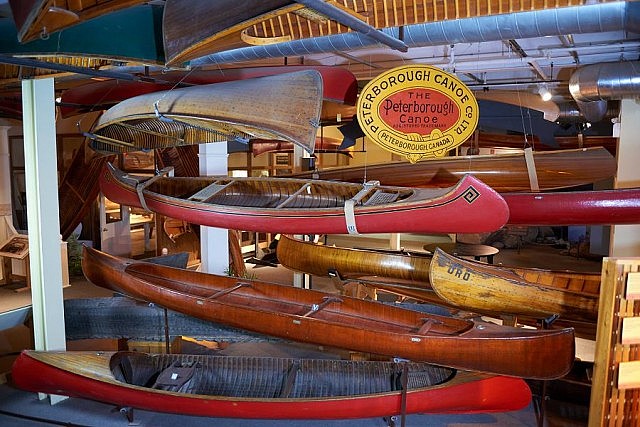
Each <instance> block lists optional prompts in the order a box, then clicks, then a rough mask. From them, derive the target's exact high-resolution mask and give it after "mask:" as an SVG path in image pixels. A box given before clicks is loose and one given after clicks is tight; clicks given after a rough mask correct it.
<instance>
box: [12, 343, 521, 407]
mask: <svg viewBox="0 0 640 427" xmlns="http://www.w3.org/2000/svg"><path fill="white" fill-rule="evenodd" d="M405 369H406V371H405ZM174 373H175V374H178V378H177V379H176V380H171V378H168V376H170V375H171V374H174ZM12 377H13V380H14V382H15V384H16V385H17V386H18V387H20V388H22V389H25V390H28V391H33V392H43V393H55V394H64V395H68V396H72V397H80V398H85V399H92V400H97V401H101V402H106V403H111V404H114V405H118V406H130V407H135V408H141V409H146V410H151V411H159V412H168V413H179V414H184V415H197V416H208V417H229V418H264V419H268V418H280V419H338V418H368V417H376V416H391V415H397V414H401V413H402V407H401V401H402V394H403V391H402V381H404V380H405V379H406V380H407V383H406V384H407V391H406V395H405V396H406V409H405V410H404V411H405V413H407V414H411V413H475V412H500V411H514V410H519V409H522V408H523V407H525V406H526V405H527V404H528V403H529V401H530V400H531V391H530V390H529V387H528V386H527V384H526V383H525V382H524V381H523V380H522V379H519V378H511V377H502V376H487V375H483V374H477V373H471V372H465V371H460V372H456V371H455V370H452V369H448V368H442V367H439V366H435V365H428V364H426V363H411V362H369V361H348V360H331V359H291V358H274V357H247V356H215V355H183V354H169V355H166V354H146V353H138V352H38V351H30V350H25V351H23V352H22V353H21V355H20V356H19V357H18V359H17V360H16V361H15V363H14V365H13V369H12ZM185 380H186V382H185Z"/></svg>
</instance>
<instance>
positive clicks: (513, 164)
mask: <svg viewBox="0 0 640 427" xmlns="http://www.w3.org/2000/svg"><path fill="white" fill-rule="evenodd" d="M533 158H534V162H535V166H536V173H537V177H538V184H539V188H540V190H543V191H545V190H554V189H560V188H569V187H575V186H580V185H585V184H591V183H594V182H598V181H602V180H605V179H608V178H611V177H613V176H614V175H615V173H616V169H617V165H616V161H615V158H614V157H613V156H612V155H611V154H610V153H609V152H608V151H607V150H605V149H604V148H601V147H598V148H585V149H577V150H554V151H535V152H534V153H533ZM467 173H470V174H473V175H474V176H475V177H476V178H478V179H480V180H481V181H482V182H484V183H485V184H487V185H488V186H490V187H491V188H493V189H494V190H496V191H498V192H500V193H502V192H512V191H513V192H521V191H531V183H530V181H529V174H528V171H527V162H526V160H525V157H524V153H514V154H494V155H492V154H486V155H476V156H453V157H444V158H438V159H430V160H424V161H421V162H417V163H414V164H411V163H409V162H388V163H379V164H373V165H366V166H349V167H338V168H327V169H324V170H319V171H313V172H303V173H297V174H294V175H292V176H293V177H297V178H303V177H317V178H319V179H330V180H336V181H348V182H362V180H363V177H364V176H366V177H367V179H374V180H378V181H380V183H382V184H384V185H398V186H406V187H439V186H447V185H451V184H452V183H453V182H456V181H457V180H458V179H460V177H461V176H462V175H465V174H467Z"/></svg>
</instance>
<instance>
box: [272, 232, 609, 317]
mask: <svg viewBox="0 0 640 427" xmlns="http://www.w3.org/2000/svg"><path fill="white" fill-rule="evenodd" d="M438 251H439V252H438V253H439V259H441V260H443V261H442V263H444V265H445V266H450V265H455V266H456V270H455V271H452V273H451V275H453V276H454V277H449V273H448V268H449V267H447V271H445V272H444V273H447V274H445V275H444V277H445V279H447V282H445V281H443V280H442V279H441V275H443V274H444V273H443V271H442V270H443V268H442V267H441V266H435V268H439V271H438V272H439V273H440V275H439V276H438V277H437V279H439V282H438V283H436V285H438V286H437V287H436V285H434V286H432V285H431V280H430V270H431V269H432V267H431V265H432V262H433V261H432V256H431V254H427V253H422V252H406V251H392V250H379V249H351V248H342V247H336V246H326V245H317V244H314V243H311V242H303V241H301V240H298V239H294V238H292V237H290V236H286V235H281V237H280V240H279V242H278V247H277V255H278V261H279V262H280V264H282V265H283V266H285V267H287V268H289V269H291V270H296V271H300V272H303V273H307V274H313V275H317V276H323V277H327V276H328V275H330V274H331V275H333V274H337V275H338V276H339V278H340V279H342V281H345V282H346V281H356V282H360V283H363V284H364V285H366V286H369V287H372V288H376V289H381V290H384V291H386V292H392V293H394V294H398V295H402V296H406V297H409V298H414V299H416V300H418V301H425V302H429V303H434V304H439V305H443V306H446V307H450V308H458V309H460V308H462V309H464V310H468V311H474V312H480V313H482V314H495V315H498V314H517V315H519V316H533V318H535V319H546V318H548V317H550V316H551V315H554V314H560V316H561V317H560V320H561V321H562V322H564V321H565V320H570V321H574V322H575V321H581V322H589V323H593V322H594V321H595V320H596V317H597V307H598V304H597V299H598V296H599V294H600V280H601V278H600V273H597V272H593V273H580V272H575V271H554V270H545V269H539V268H524V267H513V266H496V265H489V264H484V263H479V262H475V261H471V260H467V259H462V258H459V257H454V256H452V255H449V254H445V253H444V252H443V251H442V250H441V249H438ZM445 257H446V258H445ZM454 263H457V264H454ZM458 264H459V265H461V266H464V269H467V270H469V277H468V278H467V279H468V280H464V281H463V283H461V284H459V285H458V286H456V288H455V291H456V292H458V293H459V295H458V294H456V296H453V295H451V296H450V293H451V292H454V291H453V290H451V289H449V288H448V287H446V285H449V282H450V281H454V280H455V281H462V279H463V278H464V277H465V275H464V274H462V273H461V276H460V277H457V276H456V274H455V273H457V271H458V270H457V266H458ZM451 268H452V269H453V267H451ZM465 271H466V270H465ZM472 272H478V274H479V273H480V272H482V273H483V275H482V276H480V277H476V276H475V275H474V273H472ZM490 274H491V276H489V275H490ZM494 276H497V278H495V279H494ZM489 280H491V281H490V282H489ZM516 284H517V286H518V287H515V285H516ZM454 285H457V282H452V283H451V288H453V286H454ZM507 286H510V292H512V293H516V292H522V296H519V297H517V298H511V297H509V296H507V295H506V292H507V290H506V287H507ZM525 287H526V288H527V289H525V290H521V289H522V288H525ZM434 289H435V291H434ZM438 290H439V291H438ZM527 290H528V291H530V293H534V292H538V291H539V292H542V293H544V295H546V297H541V298H538V297H535V298H534V300H535V302H533V303H526V304H525V303H523V301H526V300H527V301H528V298H533V297H532V296H531V294H525V292H526V291H527ZM489 296H494V297H495V299H499V301H489ZM462 298H466V300H465V301H471V300H472V299H473V298H477V299H478V300H480V302H478V303H474V304H471V303H468V304H465V303H463V301H462ZM594 299H595V301H594ZM546 300H550V301H552V303H551V305H550V304H549V303H548V302H547V301H546ZM536 304H540V305H541V306H543V307H544V308H540V307H537V306H536ZM499 307H502V308H501V309H499ZM581 307H583V308H581ZM584 307H586V308H584Z"/></svg>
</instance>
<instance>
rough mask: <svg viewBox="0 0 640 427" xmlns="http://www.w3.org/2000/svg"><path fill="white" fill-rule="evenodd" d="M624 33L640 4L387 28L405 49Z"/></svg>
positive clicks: (331, 46) (249, 53)
mask: <svg viewBox="0 0 640 427" xmlns="http://www.w3.org/2000/svg"><path fill="white" fill-rule="evenodd" d="M619 30H625V31H630V32H636V33H640V2H637V1H629V2H613V3H598V4H592V5H584V6H573V7H565V8H557V9H543V10H536V11H529V12H517V13H510V14H504V15H491V16H481V17H474V18H464V19H456V20H447V21H438V22H428V23H424V24H414V25H408V26H404V27H393V28H385V29H383V30H382V31H383V32H385V33H387V34H388V35H390V36H391V37H396V38H400V33H403V37H402V40H404V42H405V43H406V44H407V46H409V47H422V46H439V45H447V44H454V43H476V42H486V41H498V40H509V39H522V38H532V37H543V36H560V35H566V34H583V33H599V32H606V31H619ZM376 45H378V43H377V42H376V41H375V40H374V39H372V38H370V37H368V36H366V35H363V34H361V33H357V32H349V33H341V34H335V35H331V36H325V37H314V38H310V39H302V40H294V41H289V42H284V43H275V44H270V45H263V46H251V47H243V48H239V49H231V50H228V51H224V52H217V53H213V54H210V55H206V56H203V57H201V58H197V59H194V60H192V61H191V63H190V65H191V67H197V66H202V65H208V64H222V63H229V62H243V61H253V60H259V59H264V58H279V57H285V56H301V55H310V54H316V53H327V52H339V51H349V50H354V49H362V48H368V47H373V46H376Z"/></svg>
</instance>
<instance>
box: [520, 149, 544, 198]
mask: <svg viewBox="0 0 640 427" xmlns="http://www.w3.org/2000/svg"><path fill="white" fill-rule="evenodd" d="M524 160H525V161H526V162H527V172H528V173H529V186H530V187H531V191H533V192H536V193H537V192H539V191H540V186H539V185H538V173H537V171H536V163H535V161H534V160H533V149H532V148H531V147H527V148H525V149H524Z"/></svg>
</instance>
